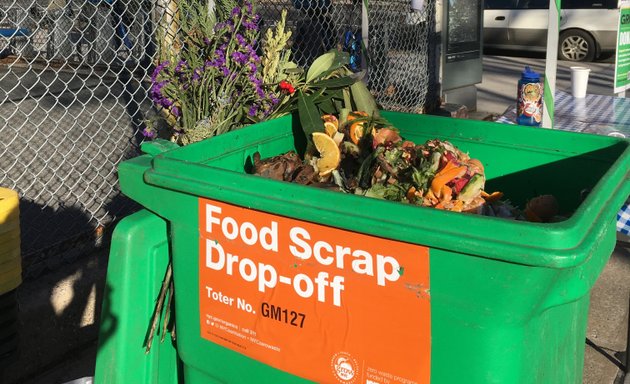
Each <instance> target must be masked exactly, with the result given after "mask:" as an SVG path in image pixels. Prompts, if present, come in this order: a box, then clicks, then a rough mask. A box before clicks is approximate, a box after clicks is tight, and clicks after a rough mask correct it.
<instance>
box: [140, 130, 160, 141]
mask: <svg viewBox="0 0 630 384" xmlns="http://www.w3.org/2000/svg"><path fill="white" fill-rule="evenodd" d="M142 135H143V136H144V137H146V138H147V139H155V138H156V137H157V132H155V131H154V130H153V129H151V128H148V127H146V128H144V129H143V130H142Z"/></svg>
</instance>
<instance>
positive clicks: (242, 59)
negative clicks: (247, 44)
mask: <svg viewBox="0 0 630 384" xmlns="http://www.w3.org/2000/svg"><path fill="white" fill-rule="evenodd" d="M232 60H234V61H235V62H236V63H237V64H240V65H243V64H245V63H247V61H248V60H249V56H247V55H246V54H244V53H243V52H233V53H232Z"/></svg>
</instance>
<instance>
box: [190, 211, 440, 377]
mask: <svg viewBox="0 0 630 384" xmlns="http://www.w3.org/2000/svg"><path fill="white" fill-rule="evenodd" d="M287 204H288V203H287ZM198 209H199V223H198V234H199V239H198V244H199V254H198V260H197V267H198V271H199V276H198V278H199V280H198V282H199V288H198V289H199V291H198V294H199V312H200V313H199V315H200V318H199V325H200V336H201V337H202V338H204V339H206V340H209V341H211V342H213V343H216V344H219V345H222V346H224V347H226V348H230V349H231V350H234V351H237V352H238V353H242V354H243V355H246V356H248V357H251V358H253V359H255V360H257V361H260V362H261V363H264V364H267V365H270V366H272V367H274V368H278V369H280V370H283V371H286V372H288V373H290V374H292V375H296V376H299V377H302V378H305V379H308V380H311V381H315V382H319V383H338V384H366V383H367V382H368V381H372V382H376V383H379V384H401V383H402V384H427V383H429V382H430V378H431V297H430V288H431V286H430V281H429V280H430V279H429V264H430V263H429V249H428V248H427V247H424V246H422V245H418V244H412V243H406V242H402V241H396V240H391V239H386V238H382V237H378V236H371V235H366V234H363V233H357V232H352V231H349V230H345V229H341V228H335V227H327V226H324V225H319V224H315V223H311V222H308V221H304V220H296V219H292V218H288V217H284V216H280V215H274V214H270V213H266V212H261V211H256V210H253V209H247V208H243V207H239V206H235V205H232V204H227V203H223V202H220V201H213V200H208V199H199V205H198ZM375 220H376V219H375ZM393 351H395V353H393Z"/></svg>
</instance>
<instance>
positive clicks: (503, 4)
mask: <svg viewBox="0 0 630 384" xmlns="http://www.w3.org/2000/svg"><path fill="white" fill-rule="evenodd" d="M517 2H518V0H486V1H485V3H484V4H485V8H486V9H515V8H516V3H517Z"/></svg>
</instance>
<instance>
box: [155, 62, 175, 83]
mask: <svg viewBox="0 0 630 384" xmlns="http://www.w3.org/2000/svg"><path fill="white" fill-rule="evenodd" d="M169 64H170V63H169V62H168V61H164V62H162V63H160V64H159V65H158V66H157V67H155V69H154V70H153V73H152V74H151V82H153V83H155V82H156V80H157V77H158V76H159V75H160V72H162V70H163V69H164V68H166V67H168V66H169Z"/></svg>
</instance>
